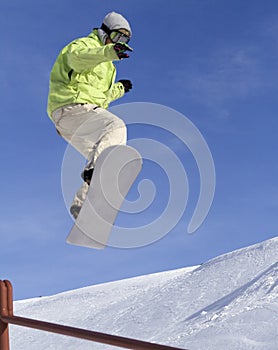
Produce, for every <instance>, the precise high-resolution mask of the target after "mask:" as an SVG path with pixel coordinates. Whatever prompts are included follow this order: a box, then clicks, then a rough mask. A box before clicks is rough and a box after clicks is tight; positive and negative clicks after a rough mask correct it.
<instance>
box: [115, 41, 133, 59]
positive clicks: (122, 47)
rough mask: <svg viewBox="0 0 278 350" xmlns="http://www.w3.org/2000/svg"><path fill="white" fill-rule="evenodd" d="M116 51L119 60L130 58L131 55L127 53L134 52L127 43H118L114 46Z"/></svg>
mask: <svg viewBox="0 0 278 350" xmlns="http://www.w3.org/2000/svg"><path fill="white" fill-rule="evenodd" d="M114 50H115V51H116V54H117V56H118V57H119V59H123V58H128V57H129V55H128V54H127V53H126V51H133V49H132V48H131V47H130V46H128V45H127V44H126V43H116V44H115V45H114Z"/></svg>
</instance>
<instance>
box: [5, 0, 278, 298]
mask: <svg viewBox="0 0 278 350" xmlns="http://www.w3.org/2000/svg"><path fill="white" fill-rule="evenodd" d="M112 10H114V11H118V12H120V13H122V14H124V15H125V16H126V17H127V18H128V19H129V21H130V23H131V25H132V28H133V32H134V36H133V38H132V41H131V43H130V44H131V46H132V47H133V48H134V52H133V53H132V55H131V58H130V59H129V60H125V61H124V62H120V63H117V69H118V78H119V79H121V78H122V79H123V78H129V79H131V80H132V82H133V85H134V88H133V90H132V91H131V92H130V93H129V94H127V95H126V96H125V97H123V98H122V99H121V100H118V101H117V102H115V103H114V104H113V105H111V107H112V106H117V105H119V104H121V103H129V102H152V103H157V104H162V105H165V106H168V107H170V108H173V109H175V110H177V111H179V112H180V113H182V114H184V115H185V116H187V117H188V118H189V119H190V120H191V121H192V122H193V123H194V124H195V125H196V126H197V127H198V129H199V130H200V131H201V133H202V135H203V136H204V138H205V140H206V141H207V143H208V145H209V147H210V150H211V153H212V155H213V159H214V163H215V168H216V178H217V181H216V192H215V198H214V201H213V204H212V207H211V210H210V212H209V215H208V217H207V219H206V220H205V222H204V223H203V225H202V226H201V227H200V228H199V229H198V230H197V231H196V232H195V234H193V235H188V234H187V233H186V230H187V226H188V223H189V221H190V218H191V216H192V210H193V208H194V205H195V203H196V198H197V195H198V188H199V182H198V172H197V169H196V166H195V165H194V160H192V157H191V156H190V152H188V150H187V149H185V148H183V146H182V145H181V144H179V141H178V140H175V139H174V138H173V137H172V136H171V137H170V136H169V135H167V133H163V132H160V131H157V130H154V129H152V128H150V127H147V126H143V125H141V126H140V125H139V126H137V127H135V126H132V127H130V128H129V136H130V138H136V137H149V138H154V139H158V140H159V141H160V142H163V140H165V144H167V145H169V146H171V145H174V146H173V147H174V149H176V150H177V154H178V155H179V158H180V159H181V160H182V162H183V164H184V167H185V169H186V171H187V173H188V178H189V182H190V184H191V185H190V186H191V187H190V191H191V192H190V194H189V204H188V210H186V212H185V214H184V215H183V217H182V219H181V221H180V222H179V223H178V224H177V226H176V227H175V228H174V229H173V230H172V231H171V232H170V233H169V234H168V235H167V236H166V237H164V238H163V239H161V240H160V241H158V242H156V243H154V244H151V245H149V246H146V247H142V248H138V249H115V248H107V249H105V250H103V251H96V250H90V249H86V248H79V247H75V246H70V245H68V244H66V243H65V238H66V236H67V234H68V232H69V230H70V228H71V225H72V219H71V218H70V216H69V214H68V212H67V209H66V207H65V204H64V200H63V196H62V190H61V165H62V160H63V156H64V152H65V150H66V143H65V142H64V141H63V140H62V139H61V138H59V137H58V136H57V134H56V133H55V130H54V127H53V125H52V123H51V121H50V120H49V119H48V117H47V114H46V103H47V93H48V79H49V73H50V70H51V67H52V65H53V63H54V60H55V58H56V56H57V54H58V52H59V50H60V49H61V48H62V47H63V46H64V45H66V44H67V43H68V42H69V41H71V40H73V39H75V38H78V37H81V36H86V35H87V34H89V32H90V31H91V29H92V28H93V27H97V26H98V25H99V24H100V23H101V21H102V19H103V17H104V16H105V14H106V13H108V12H110V11H112ZM0 29H1V52H0V62H1V70H0V81H1V93H2V98H1V111H2V113H1V138H0V142H1V169H2V171H1V175H0V176H1V199H2V203H1V221H0V235H1V236H0V237H1V241H0V242H1V254H0V278H2V279H4V278H7V279H10V280H11V281H12V282H13V284H14V287H15V297H16V298H17V299H22V298H28V297H33V296H39V295H47V294H53V293H57V292H60V291H64V290H69V289H74V288H79V287H83V286H87V285H91V284H95V283H101V282H105V281H111V280H116V279H121V278H126V277H130V276H136V275H141V274H147V273H153V272H158V271H163V270H169V269H175V268H179V267H184V266H189V265H195V264H201V263H202V262H204V261H206V260H208V259H210V258H212V257H215V256H217V255H219V254H222V253H225V252H228V251H231V250H234V249H237V248H240V247H243V246H246V245H250V244H253V243H256V242H260V241H263V240H265V239H268V238H271V237H274V236H276V235H277V214H278V203H277V198H278V185H277V179H278V164H277V144H278V141H277V140H278V139H277V132H278V118H277V107H278V106H277V105H278V103H277V93H278V91H277V90H278V87H277V86H278V85H277V79H278V63H277V62H278V61H277V55H278V39H277V37H278V4H277V2H276V1H270V0H266V1H264V2H262V1H258V0H255V1H253V0H252V1H251V0H246V1H239V0H235V1H232V2H231V1H222V0H208V1H201V0H200V1H196V0H172V1H171V2H170V3H169V2H164V1H159V0H152V1H145V0H142V1H140V2H139V1H138V2H135V1H132V2H127V1H123V0H118V1H117V2H116V4H115V1H102V2H99V1H92V0H90V1H89V0H80V1H79V2H76V1H72V0H59V1H54V0H48V1H42V0H39V1H38V0H36V1H35V0H25V1H21V0H2V1H1V5H0ZM78 171H79V170H78ZM144 175H146V176H147V177H148V176H149V177H150V178H155V179H156V180H158V188H162V189H163V186H164V184H165V183H166V180H167V179H165V174H159V172H158V169H156V168H154V167H152V166H149V167H148V162H146V168H145V170H144ZM159 186H160V187H159ZM157 192H158V197H157V198H156V200H157V202H156V203H158V204H157V205H156V206H155V205H154V206H153V210H154V211H155V210H160V207H159V204H161V205H163V203H164V202H165V198H164V196H165V195H164V192H163V191H157ZM159 196H161V197H159ZM149 215H150V216H152V215H153V213H152V212H150V213H149ZM120 219H121V218H120ZM132 219H134V223H135V224H136V223H137V221H138V223H139V222H140V220H142V216H141V217H138V218H137V217H136V216H133V218H132ZM122 220H123V219H122ZM127 220H128V219H127ZM143 220H144V219H143Z"/></svg>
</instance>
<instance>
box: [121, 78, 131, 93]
mask: <svg viewBox="0 0 278 350" xmlns="http://www.w3.org/2000/svg"><path fill="white" fill-rule="evenodd" d="M119 83H122V84H123V86H124V89H125V92H129V90H131V89H132V82H131V81H130V80H127V79H122V80H119Z"/></svg>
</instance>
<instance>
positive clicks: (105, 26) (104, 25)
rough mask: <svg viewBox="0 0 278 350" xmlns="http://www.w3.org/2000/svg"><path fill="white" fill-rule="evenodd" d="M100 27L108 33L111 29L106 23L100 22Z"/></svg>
mask: <svg viewBox="0 0 278 350" xmlns="http://www.w3.org/2000/svg"><path fill="white" fill-rule="evenodd" d="M100 29H102V30H103V31H104V32H105V33H106V34H108V35H110V34H111V33H112V32H113V30H111V29H109V28H108V27H107V25H106V24H104V23H102V25H101V27H100Z"/></svg>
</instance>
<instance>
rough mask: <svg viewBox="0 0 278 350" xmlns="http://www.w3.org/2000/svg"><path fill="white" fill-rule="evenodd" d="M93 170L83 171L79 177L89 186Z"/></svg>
mask: <svg viewBox="0 0 278 350" xmlns="http://www.w3.org/2000/svg"><path fill="white" fill-rule="evenodd" d="M93 172H94V168H91V169H84V170H83V172H82V174H81V177H82V179H83V180H84V181H85V182H86V183H87V184H88V185H89V186H90V183H91V180H92V176H93Z"/></svg>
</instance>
